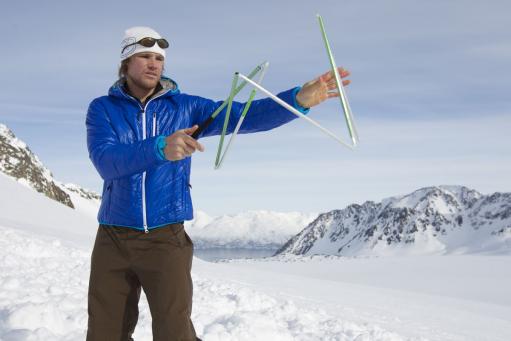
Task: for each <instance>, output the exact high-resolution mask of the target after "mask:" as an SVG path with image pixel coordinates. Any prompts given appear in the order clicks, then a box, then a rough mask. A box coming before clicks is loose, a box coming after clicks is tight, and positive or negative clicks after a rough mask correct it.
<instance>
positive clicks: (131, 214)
mask: <svg viewBox="0 0 511 341" xmlns="http://www.w3.org/2000/svg"><path fill="white" fill-rule="evenodd" d="M160 84H161V86H162V88H163V89H161V90H160V91H159V92H158V93H157V94H156V95H154V96H153V97H152V98H151V99H150V100H149V101H148V102H147V103H146V104H145V106H143V105H142V103H141V102H140V101H139V100H138V99H136V98H134V97H132V96H131V95H129V94H128V93H127V92H126V90H125V88H124V86H123V85H122V84H121V82H117V83H115V84H114V85H113V86H112V87H111V88H110V90H109V92H108V96H103V97H99V98H96V99H94V100H93V101H92V102H91V104H90V106H89V110H88V113H87V120H86V125H87V147H88V150H89V156H90V159H91V160H92V163H93V164H94V166H95V167H96V169H97V171H98V172H99V174H100V175H101V177H102V178H103V180H104V184H103V198H102V201H101V207H100V209H99V213H98V221H99V222H100V223H102V224H108V225H116V226H124V227H131V228H134V229H137V230H146V231H148V230H149V229H152V228H156V227H159V226H162V225H166V224H169V223H175V222H180V221H184V220H190V219H193V209H192V202H191V198H190V165H191V158H190V157H187V158H185V159H183V160H180V161H168V160H165V159H163V158H162V157H161V154H160V153H159V150H158V145H157V142H158V139H161V136H168V135H171V134H172V133H174V132H175V131H177V130H180V129H185V128H189V127H192V126H193V125H195V124H201V123H202V122H204V121H205V120H206V119H207V118H208V117H209V116H210V115H211V114H212V113H213V111H215V109H216V108H218V107H219V106H220V105H221V104H222V102H214V101H211V100H209V99H205V98H202V97H198V96H191V95H187V94H183V93H180V91H179V89H178V87H177V84H176V83H175V82H174V81H172V80H171V79H169V78H162V79H161V81H160ZM298 90H299V88H294V89H291V90H288V91H285V92H282V93H280V94H279V95H278V97H280V98H281V99H283V100H284V101H286V102H287V103H289V104H291V105H294V106H295V107H296V108H299V109H300V107H299V105H298V104H297V103H296V100H295V97H296V92H297V91H298ZM243 105H244V104H243V103H237V102H234V103H233V107H232V112H231V118H230V120H229V128H228V132H232V131H233V130H234V128H235V126H236V123H237V121H238V119H239V117H240V115H241V112H242V109H243ZM224 117H225V110H224V111H223V112H222V113H220V115H219V116H218V117H217V118H216V119H215V120H214V121H213V123H212V124H211V125H210V126H209V127H208V128H207V129H206V130H205V131H203V132H202V134H201V137H204V136H211V135H218V134H220V133H221V131H222V126H223V122H224ZM295 117H296V116H295V115H293V114H292V113H290V112H289V111H287V110H286V109H284V108H283V107H281V106H280V105H279V104H277V103H275V102H274V101H273V100H271V99H262V100H257V101H254V102H253V103H252V106H251V107H250V110H249V112H248V114H247V116H246V118H245V120H244V122H243V125H242V127H241V129H240V133H252V132H257V131H264V130H269V129H272V128H275V127H278V126H280V125H282V124H284V123H286V122H289V121H291V120H292V119H294V118H295Z"/></svg>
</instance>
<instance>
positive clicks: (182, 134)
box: [163, 125, 204, 161]
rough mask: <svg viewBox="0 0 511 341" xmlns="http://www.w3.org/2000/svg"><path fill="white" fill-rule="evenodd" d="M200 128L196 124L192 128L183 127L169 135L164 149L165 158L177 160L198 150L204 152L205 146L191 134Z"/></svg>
mask: <svg viewBox="0 0 511 341" xmlns="http://www.w3.org/2000/svg"><path fill="white" fill-rule="evenodd" d="M198 128H199V126H198V125H194V126H193V127H191V128H186V129H181V130H178V131H176V132H175V133H174V134H172V135H170V136H167V137H166V138H165V141H166V142H167V146H166V147H165V149H164V150H163V152H164V154H165V158H166V159H167V160H170V161H177V160H182V159H184V158H185V157H188V156H191V155H192V154H193V153H194V152H195V151H196V150H199V151H201V152H203V151H204V147H203V146H202V145H201V144H200V143H199V142H197V140H196V139H194V138H193V137H191V136H190V135H192V134H193V133H194V132H195V131H196V130H197V129H198Z"/></svg>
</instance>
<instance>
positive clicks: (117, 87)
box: [108, 76, 180, 98]
mask: <svg viewBox="0 0 511 341" xmlns="http://www.w3.org/2000/svg"><path fill="white" fill-rule="evenodd" d="M125 84H126V79H125V78H121V79H119V80H117V81H116V82H115V83H114V84H113V85H112V86H111V87H110V89H109V90H108V95H109V96H114V97H120V98H126V96H127V95H128V93H127V91H126V88H125V86H124V85H125ZM179 92H180V91H179V86H178V85H177V83H176V82H175V81H174V80H172V79H170V78H168V77H164V76H162V77H161V78H160V90H159V91H158V92H157V93H156V94H154V95H153V96H152V97H156V96H161V95H162V94H163V95H162V96H172V95H177V94H179Z"/></svg>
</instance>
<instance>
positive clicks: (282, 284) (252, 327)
mask: <svg viewBox="0 0 511 341" xmlns="http://www.w3.org/2000/svg"><path fill="white" fill-rule="evenodd" d="M96 228H97V223H96V221H95V218H94V217H91V216H90V215H88V214H86V213H85V211H81V210H79V209H77V210H73V209H71V208H69V207H66V206H64V205H62V204H60V203H58V202H56V201H53V200H51V199H49V198H47V197H46V196H44V195H42V194H40V193H37V192H35V191H34V190H32V189H30V188H26V187H24V186H23V185H21V184H19V183H17V182H16V181H14V180H13V179H11V178H9V177H6V176H3V175H0V233H1V235H2V238H0V288H1V290H0V340H2V341H4V340H5V341H11V340H16V341H23V340H27V341H28V340H83V339H84V336H85V332H86V324H87V309H86V301H87V286H88V276H89V261H90V252H91V247H92V243H93V239H94V234H95V231H96ZM192 276H193V279H194V310H193V313H192V318H193V321H194V324H195V327H196V330H197V332H198V335H199V336H200V337H201V338H203V340H205V341H230V340H232V341H234V340H237V341H243V340H247V341H248V340H261V341H262V340H264V341H267V340H307V341H309V340H310V341H316V340H339V341H340V340H349V341H374V340H386V341H390V340H396V341H398V340H453V341H461V340H469V341H470V340H473V341H479V340H495V341H505V340H506V341H508V340H511V298H510V295H509V294H508V291H509V288H510V287H511V257H509V256H482V255H477V256H467V255H463V256H443V257H439V256H428V257H402V258H393V257H389V258H339V257H289V256H288V257H275V258H268V259H262V260H251V261H249V260H244V261H232V262H228V263H227V262H226V263H209V262H204V261H201V260H199V259H197V258H195V259H194V264H193V269H192ZM135 339H136V340H137V341H141V340H142V341H143V340H151V339H152V336H151V322H150V313H149V308H148V306H147V303H146V301H145V299H144V298H142V302H141V316H140V319H139V324H138V326H137V329H136V332H135Z"/></svg>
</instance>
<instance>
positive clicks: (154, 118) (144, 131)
mask: <svg viewBox="0 0 511 341" xmlns="http://www.w3.org/2000/svg"><path fill="white" fill-rule="evenodd" d="M167 92H168V91H165V92H163V93H161V94H159V95H158V96H156V97H153V98H151V99H150V100H149V101H147V103H146V104H145V107H142V105H141V104H140V101H138V100H137V99H135V98H134V97H132V96H130V95H128V94H125V93H124V91H122V90H121V93H122V94H123V95H124V96H126V97H128V98H131V99H132V100H133V101H135V103H137V105H138V106H139V107H140V109H142V140H145V139H146V138H147V131H146V128H147V127H146V116H145V114H146V109H147V106H148V105H149V103H151V101H152V100H154V99H156V98H158V97H161V96H163V95H164V94H166V93H167ZM155 131H156V113H153V136H155ZM145 178H146V172H144V173H142V220H143V224H144V232H145V233H149V229H148V227H147V209H146V200H145Z"/></svg>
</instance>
